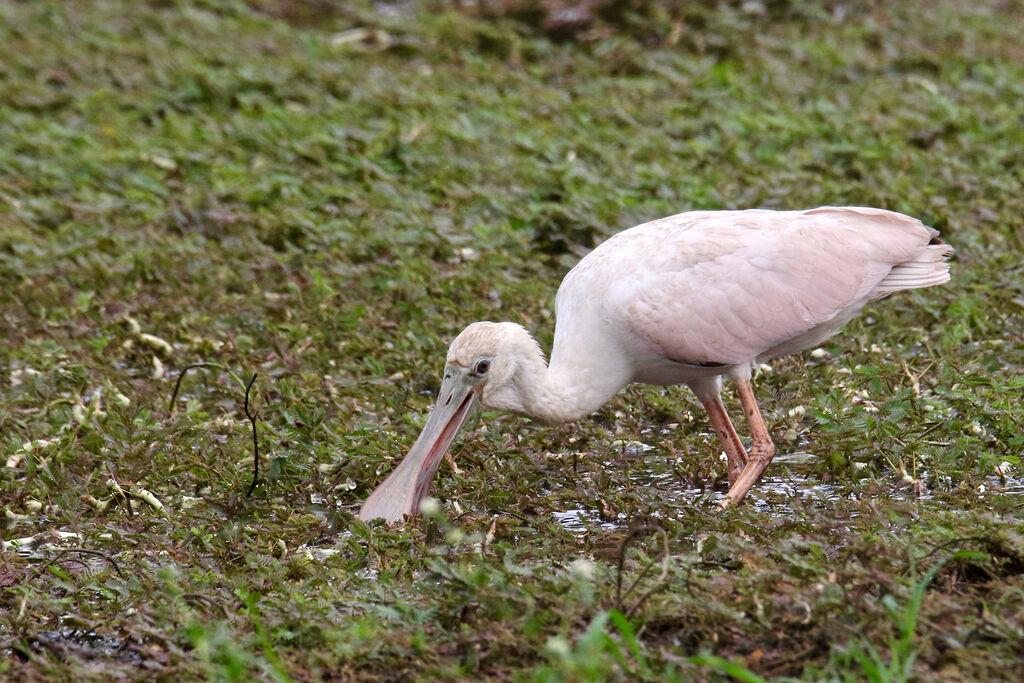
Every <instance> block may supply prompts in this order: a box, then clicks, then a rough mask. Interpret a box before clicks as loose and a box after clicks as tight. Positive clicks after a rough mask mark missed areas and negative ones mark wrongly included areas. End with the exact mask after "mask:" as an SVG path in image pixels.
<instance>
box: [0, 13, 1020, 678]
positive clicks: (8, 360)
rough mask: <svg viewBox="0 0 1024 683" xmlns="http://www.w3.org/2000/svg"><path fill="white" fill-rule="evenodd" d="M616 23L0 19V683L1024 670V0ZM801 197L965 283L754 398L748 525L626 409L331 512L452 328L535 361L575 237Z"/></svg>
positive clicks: (677, 435)
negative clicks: (533, 346) (856, 218)
mask: <svg viewBox="0 0 1024 683" xmlns="http://www.w3.org/2000/svg"><path fill="white" fill-rule="evenodd" d="M518 5H519V6H520V7H528V6H531V3H529V2H527V3H518ZM606 5H607V6H609V7H611V8H612V9H611V10H608V11H602V13H598V14H597V15H595V16H593V17H591V19H592V20H591V21H589V23H586V22H585V24H586V25H583V26H571V27H569V28H566V27H565V26H563V25H562V24H559V23H558V22H557V21H553V20H551V18H550V17H548V16H547V15H545V14H544V13H543V12H541V13H537V12H533V13H531V12H529V11H520V12H518V13H516V14H514V15H501V13H498V16H474V15H473V13H471V12H468V11H460V12H456V11H451V10H450V9H449V10H444V11H427V9H423V8H421V7H420V6H419V5H417V4H415V3H413V4H388V3H383V4H379V5H377V6H372V7H371V6H368V5H367V6H354V7H353V6H350V5H345V6H344V7H341V6H340V5H339V6H333V5H331V4H330V3H314V2H298V3H283V2H274V1H272V0H265V1H262V2H253V3H250V4H249V5H245V4H241V3H227V2H226V3H216V2H201V3H195V4H191V3H184V2H182V3H178V2H149V3H128V2H115V1H107V0H96V1H92V2H82V3H57V2H31V3H30V2H13V1H6V2H0V320H2V323H0V326H2V327H0V329H2V331H3V336H2V339H0V455H2V457H3V461H2V463H0V464H3V465H4V467H3V469H2V470H0V500H2V503H3V506H4V508H5V519H4V522H3V524H4V529H3V538H4V540H5V541H6V542H5V544H4V548H3V551H2V554H0V586H2V587H3V590H2V593H0V652H2V659H0V673H2V675H3V676H4V677H6V678H9V679H11V680H52V681H57V680H67V679H74V680H89V679H92V680H114V679H128V680H143V679H145V680H150V679H156V680H161V679H164V680H182V679H189V678H196V677H210V678H216V679H219V680H220V679H224V680H245V679H248V678H257V679H267V680H296V681H302V680H321V679H322V680H351V679H356V678H360V679H369V680H374V679H377V680H398V679H404V678H422V679H431V678H440V677H444V678H461V679H475V678H492V679H497V680H506V679H516V680H593V679H602V678H603V679H631V680H636V679H651V680H666V679H669V678H671V677H675V678H677V679H680V680H692V679H703V680H709V679H718V678H724V677H726V676H727V675H729V674H731V675H734V676H737V677H739V678H741V679H744V680H755V678H754V677H755V676H761V677H765V678H774V677H791V678H799V679H804V680H821V679H833V680H864V679H867V680H905V679H907V678H911V679H914V678H916V679H919V680H937V679H942V680H965V681H967V680H1021V678H1022V677H1024V665H1022V661H1024V625H1022V623H1024V620H1022V612H1024V534H1022V531H1021V528H1022V527H1021V525H1022V517H1024V512H1022V505H1024V489H1022V484H1021V477H1022V472H1021V462H1020V456H1021V451H1022V449H1024V438H1022V435H1021V432H1022V427H1024V416H1022V412H1021V409H1020V404H1021V398H1020V397H1021V393H1022V389H1024V382H1022V380H1021V378H1020V374H1021V370H1022V368H1024V345H1022V338H1021V335H1022V331H1024V323H1022V313H1024V265H1022V264H1024V258H1022V257H1024V237H1022V235H1024V232H1022V216H1024V188H1022V169H1024V121H1022V119H1021V102H1024V47H1022V44H1021V42H1020V32H1019V27H1020V23H1021V17H1022V15H1024V7H1022V6H1021V4H1020V3H1019V2H997V1H994V0H992V1H983V2H973V3H958V2H935V3H927V6H926V7H925V6H922V4H921V3H918V2H909V1H906V2H904V1H897V2H890V3H862V2H849V3H839V2H812V3H789V2H782V1H771V2H766V3H742V4H741V3H733V2H726V3H719V4H710V3H691V4H683V5H682V8H681V9H680V8H675V9H664V8H663V6H662V5H651V6H646V8H640V9H638V8H639V7H640V6H639V5H635V6H632V7H633V8H632V9H630V7H631V6H630V5H629V4H628V3H606ZM666 6H667V5H666ZM622 8H625V9H622ZM821 204H860V205H872V206H882V207H886V208H890V209H895V210H899V211H903V212H906V213H908V214H911V215H915V216H918V217H920V218H922V219H923V220H925V221H926V222H927V223H929V224H930V225H933V226H935V227H937V228H939V229H940V230H941V231H942V233H943V236H944V237H945V239H947V240H948V241H949V242H951V243H952V244H953V245H954V246H955V247H956V249H957V251H958V256H957V259H956V262H955V263H954V264H953V272H954V276H953V277H954V279H953V282H952V283H951V284H950V285H948V286H946V287H942V288H937V289H932V290H927V291H921V292H913V293H904V294H900V295H897V296H894V297H892V298H891V299H889V300H887V301H884V302H881V303H879V304H877V305H874V306H872V307H871V309H870V310H869V311H868V313H867V314H866V315H865V316H863V317H862V318H860V319H858V320H856V321H854V322H853V323H851V324H850V325H848V326H847V329H846V331H845V333H844V334H842V335H840V336H837V337H835V338H834V339H832V340H831V341H830V342H829V343H828V344H826V345H825V346H824V347H823V352H818V353H815V354H813V355H811V354H804V355H801V356H797V357H792V358H788V359H784V360H781V361H778V362H776V363H774V364H773V365H772V367H771V369H770V371H768V370H766V371H764V372H763V373H762V374H761V376H760V377H759V378H758V381H757V386H758V392H759V395H760V396H761V398H762V400H763V403H764V405H765V408H766V411H767V413H768V418H769V420H770V423H771V425H772V427H773V434H774V436H775V438H776V440H777V442H778V443H779V445H780V451H781V452H782V454H783V456H782V457H780V458H779V460H778V461H777V463H776V464H774V465H773V466H772V467H771V468H770V469H769V471H768V473H767V474H768V480H766V481H765V482H764V483H763V485H761V486H760V487H759V488H758V489H756V490H755V493H754V494H753V496H752V497H751V499H750V500H749V502H748V504H745V505H743V506H740V507H739V508H737V509H734V510H729V511H727V512H723V511H721V510H719V509H718V508H717V506H716V505H715V504H714V501H715V500H716V498H717V497H718V496H720V495H721V492H722V491H723V490H724V488H725V478H724V475H725V473H724V468H723V466H722V464H721V463H720V462H719V461H718V459H717V458H716V457H714V456H713V455H712V454H713V451H714V438H713V436H712V435H711V434H710V433H709V427H708V425H707V423H706V421H705V418H704V415H703V413H702V411H701V410H700V407H699V405H698V404H697V403H696V401H695V400H694V399H693V398H692V396H690V395H689V394H688V393H687V392H686V391H684V390H682V389H657V388H651V387H632V388H630V389H628V390H627V391H625V392H623V394H622V395H621V396H620V397H618V398H616V399H615V400H614V401H612V402H611V403H609V404H608V405H607V406H606V407H605V408H604V409H602V410H601V411H599V412H598V413H597V414H596V415H595V416H594V417H593V419H590V420H585V421H583V422H581V423H579V424H576V425H572V426H569V427H562V428H541V427H538V426H536V425H533V424H530V423H528V422H527V421H525V420H521V419H518V418H512V417H509V416H505V415H492V414H484V415H482V416H481V417H480V418H478V419H477V420H476V421H475V422H473V423H472V424H471V426H470V428H469V429H468V430H467V432H466V433H465V434H464V436H463V437H462V438H461V440H460V441H459V442H457V443H458V444H459V445H458V446H457V453H456V457H455V460H454V462H455V463H456V465H457V468H458V469H457V470H456V469H453V468H452V467H451V466H450V465H447V464H445V465H443V466H442V468H441V471H440V473H439V477H438V480H437V484H436V488H435V492H436V495H437V497H438V499H439V500H441V501H442V503H443V505H442V515H441V516H439V517H437V518H435V519H433V520H431V521H421V522H418V523H414V524H409V525H407V526H405V527H403V528H400V529H388V528H385V527H382V526H367V525H365V524H362V523H360V522H358V521H356V520H355V519H354V517H353V513H354V511H355V510H357V509H358V505H359V503H360V501H361V500H362V499H363V498H364V497H365V496H366V495H367V493H368V492H369V491H370V490H371V489H372V488H373V486H374V485H375V484H376V483H377V482H379V481H380V479H381V477H382V476H383V474H384V473H386V472H387V470H388V469H389V468H390V467H391V466H392V465H393V464H394V463H395V462H396V461H397V459H398V458H400V457H401V455H402V454H403V452H404V450H405V449H406V448H407V447H408V445H409V444H410V443H411V442H412V440H413V438H414V437H415V434H416V432H417V429H418V427H419V426H420V424H421V420H422V419H423V416H424V414H425V412H426V411H427V409H428V408H429V406H430V404H431V401H432V396H431V392H432V391H433V390H434V389H436V387H437V384H438V376H439V373H440V369H441V363H442V357H443V352H444V349H445V348H446V345H447V342H448V340H450V339H451V337H452V336H453V335H454V334H455V333H457V331H458V330H459V329H461V327H462V326H463V325H464V324H465V323H467V322H469V321H472V320H476V319H509V320H514V321H518V322H522V323H523V324H525V325H526V326H527V327H529V328H530V329H531V330H533V331H534V332H535V333H536V334H537V335H538V336H539V338H540V339H541V341H542V343H544V344H545V345H546V344H549V343H550V338H551V332H552V327H553V319H552V313H551V306H552V303H553V296H554V291H555V288H556V286H557V283H558V281H559V279H560V278H561V276H562V274H564V272H565V270H566V269H567V268H568V267H570V266H571V265H572V263H574V262H575V260H576V259H577V258H578V256H577V254H578V253H580V249H581V248H582V249H585V248H587V247H589V246H592V245H593V244H594V243H595V242H597V241H599V240H600V239H602V238H603V237H604V236H606V235H608V234H611V233H612V232H614V231H616V230H618V229H621V228H623V227H627V226H629V225H633V224H635V223H638V222H641V221H642V220H644V219H648V218H653V217H657V216H662V215H667V214H670V213H676V212H679V211H684V210H687V209H696V208H705V209H715V208H745V207H751V206H763V207H773V208H804V207H809V206H816V205H821ZM197 362H207V363H213V364H216V365H209V366H207V367H203V368H196V369H193V370H191V371H189V373H188V374H187V375H186V377H185V379H184V381H183V383H182V388H181V392H180V393H179V395H178V397H177V399H176V400H175V401H174V405H173V406H169V401H170V398H171V394H172V392H173V389H174V381H175V379H176V378H177V377H178V376H179V373H180V372H181V371H182V369H183V368H184V367H186V366H188V365H189V364H192V363H197ZM253 373H258V378H257V380H256V382H255V385H254V387H253V392H252V396H251V398H252V408H253V410H255V411H257V412H258V415H259V421H260V425H259V429H260V432H259V440H260V446H261V457H262V459H263V463H264V468H263V471H262V473H261V480H260V482H259V485H258V486H257V487H256V489H255V491H254V493H253V495H252V496H251V497H247V496H246V493H247V490H248V488H249V483H250V478H251V476H252V473H251V468H252V446H251V441H250V439H251V434H250V431H249V430H250V424H249V421H248V420H247V419H246V417H245V415H244V414H243V397H244V389H243V387H242V385H243V384H244V383H245V382H247V381H248V380H249V378H250V377H251V375H252V374H253ZM727 400H728V401H729V402H730V403H731V404H733V405H734V399H733V398H732V397H731V396H729V397H727ZM147 499H148V502H147ZM643 526H650V527H656V528H657V529H659V530H661V532H663V534H664V535H663V536H662V535H661V533H652V534H650V535H647V536H630V532H631V530H634V529H638V528H640V527H643ZM627 537H630V538H631V541H630V542H629V543H628V544H625V545H626V547H625V552H623V546H624V541H625V540H626V539H627ZM16 539H23V542H21V543H20V544H18V543H15V540H16ZM29 539H30V540H29ZM664 542H667V547H668V553H669V558H668V559H669V561H668V562H667V565H665V569H664V572H663V570H662V567H663V564H662V559H663V558H662V554H663V553H662V551H663V547H664V546H663V545H662V544H663V543H664ZM620 559H622V560H623V567H622V582H623V592H624V593H626V592H628V591H627V589H628V588H629V586H630V585H631V584H632V583H633V581H634V580H636V579H637V577H642V578H640V580H639V583H638V585H637V587H636V589H634V590H633V591H632V592H629V593H628V594H627V595H626V596H625V597H622V598H620V599H617V598H616V593H617V591H616V586H617V582H618V579H619V570H618V565H619V561H620ZM652 563H653V564H652ZM648 565H650V568H649V569H648V570H647V572H646V574H644V572H645V568H646V567H648ZM645 595H646V596H647V597H646V599H643V598H644V596H645ZM716 657H717V658H720V659H716Z"/></svg>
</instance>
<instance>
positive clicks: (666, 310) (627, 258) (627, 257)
mask: <svg viewBox="0 0 1024 683" xmlns="http://www.w3.org/2000/svg"><path fill="white" fill-rule="evenodd" d="M937 236H938V232H937V231H935V230H934V229H932V228H929V227H927V226H925V225H923V224H922V223H921V222H920V221H918V220H916V219H914V218H911V217H909V216H905V215H903V214H899V213H895V212H892V211H884V210H881V209H870V208H859V207H822V208H818V209H812V210H809V211H769V210H749V211H695V212H689V213H683V214H678V215H676V216H669V217H667V218H662V219H659V220H655V221H651V222H649V223H645V224H643V225H639V226H636V227H634V228H630V229H629V230H625V231H623V232H621V233H619V234H617V235H615V236H613V237H611V238H610V239H608V240H607V241H606V242H604V243H603V244H601V245H599V246H598V247H597V248H596V249H594V251H592V252H591V253H590V254H588V255H587V256H586V257H585V258H584V259H583V260H582V261H580V263H579V264H577V266H576V267H575V268H573V269H572V271H570V272H569V274H568V275H567V276H566V277H565V279H564V280H563V282H562V285H561V287H559V291H558V295H557V298H556V313H557V316H558V322H559V324H558V328H557V329H556V333H555V349H554V351H553V358H554V356H555V355H557V354H558V353H559V346H560V341H561V346H563V347H565V346H571V345H572V344H571V343H570V342H571V339H570V337H575V338H580V337H582V336H586V335H587V334H588V330H587V328H588V327H594V328H595V330H596V328H597V327H600V328H601V329H602V331H604V332H607V331H609V330H614V331H615V334H617V335H618V337H619V340H618V341H619V343H620V345H621V346H622V347H623V350H624V351H625V352H628V353H632V354H633V355H634V356H636V357H637V358H638V359H639V358H644V357H648V356H657V357H664V358H667V359H671V360H672V361H676V362H679V363H681V364H693V365H723V366H729V365H735V364H739V363H743V362H749V361H752V360H754V359H761V358H768V357H773V356H778V355H782V354H784V353H792V352H794V351H798V350H800V349H802V348H808V347H809V346H811V345H814V344H818V343H820V342H821V340H822V339H824V338H825V337H827V336H829V335H831V334H832V333H834V332H835V331H836V329H838V327H839V326H840V325H842V323H844V322H846V320H848V319H849V318H850V317H852V316H853V315H855V314H856V313H857V312H858V311H859V310H860V308H861V307H862V306H863V305H864V303H865V302H867V301H869V300H871V299H874V298H879V297H881V296H885V295H887V294H889V293H891V292H894V291H897V290H900V289H911V288H916V287H926V286H931V285H936V284H941V283H943V282H946V281H947V280H948V279H949V266H948V264H947V263H946V258H947V257H948V256H949V255H950V254H951V253H952V249H951V248H950V247H949V246H948V245H945V244H942V243H941V242H940V241H939V240H938V239H937ZM567 321H573V322H571V323H570V324H568V325H563V322H567ZM822 335H823V336H822ZM643 381H647V380H643Z"/></svg>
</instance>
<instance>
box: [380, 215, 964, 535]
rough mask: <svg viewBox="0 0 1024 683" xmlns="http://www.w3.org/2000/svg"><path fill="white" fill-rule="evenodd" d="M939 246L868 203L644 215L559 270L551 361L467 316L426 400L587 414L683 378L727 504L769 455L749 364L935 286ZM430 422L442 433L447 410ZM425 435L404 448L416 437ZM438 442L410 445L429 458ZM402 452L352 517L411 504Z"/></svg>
mask: <svg viewBox="0 0 1024 683" xmlns="http://www.w3.org/2000/svg"><path fill="white" fill-rule="evenodd" d="M952 253H953V250H952V248H951V247H949V246H948V245H946V244H944V243H942V242H941V241H939V240H938V232H937V231H935V230H934V229H932V228H929V227H927V226H925V225H923V224H922V223H921V222H920V221H918V220H916V219H914V218H910V217H909V216H905V215H903V214H899V213H894V212H891V211H884V210H881V209H871V208H858V207H843V208H840V207H822V208H818V209H812V210H809V211H767V210H749V211H694V212H690V213H682V214H678V215H676V216H669V217H667V218H662V219H659V220H655V221H651V222H649V223H644V224H643V225H638V226H636V227H634V228H630V229H629V230H625V231H623V232H621V233H619V234H617V235H615V236H613V237H611V238H610V239H608V240H607V241H606V242H604V243H603V244H601V245H600V246H598V247H597V248H596V249H594V250H593V251H592V252H591V253H590V254H588V255H587V256H586V257H584V258H583V260H581V261H580V262H579V264H577V265H576V267H575V268H573V269H572V270H571V271H570V272H569V274H568V275H566V277H565V279H564V280H563V281H562V284H561V286H560V287H559V289H558V295H557V297H556V301H555V311H556V316H557V325H556V327H555V339H554V346H553V348H552V352H551V362H550V365H547V364H545V362H544V359H543V356H542V354H541V352H540V349H539V347H538V346H537V344H536V342H535V341H533V339H532V337H530V335H529V334H528V333H527V332H526V330H524V329H523V328H522V327H520V326H518V325H514V324H511V323H474V324H473V325H470V326H469V327H467V328H466V330H464V331H463V332H462V333H461V334H460V335H459V336H458V337H457V338H456V339H455V341H453V342H452V345H451V348H450V349H449V353H448V359H447V365H446V375H445V378H446V384H445V385H444V386H443V387H442V395H441V396H439V401H438V406H439V407H440V406H441V402H442V400H444V399H445V396H444V395H443V394H444V391H445V390H446V389H445V387H446V386H448V387H449V388H448V389H447V391H449V392H451V393H449V394H448V397H447V399H448V401H449V402H450V401H451V400H452V396H456V395H457V396H458V398H459V400H460V401H476V400H477V399H479V401H480V403H481V404H482V405H483V406H485V407H490V408H498V409H505V410H510V411H512V412H516V413H520V414H524V415H528V416H530V417H534V418H537V419H540V420H542V421H545V422H559V421H566V420H572V419H578V418H579V417H582V416H584V415H586V414H588V413H590V412H592V411H594V410H596V409H597V408H599V407H600V406H601V405H602V404H603V403H604V402H605V401H607V400H608V399H609V398H610V397H611V396H613V395H614V394H615V393H616V392H618V391H619V390H620V389H622V387H624V386H625V385H626V384H629V383H630V382H645V383H650V384H687V385H689V386H690V387H691V388H692V389H693V390H694V391H695V392H696V394H697V396H698V397H699V398H700V399H701V401H702V403H704V405H705V407H706V408H707V410H708V412H709V415H710V417H711V420H712V423H713V425H714V426H715V430H716V432H717V433H718V435H719V438H720V439H721V440H722V443H723V447H724V448H725V451H726V454H727V455H728V456H729V475H730V476H729V478H730V481H731V482H732V487H731V489H730V492H729V500H731V501H738V500H740V499H742V498H743V496H745V495H746V493H747V490H749V488H750V486H751V485H752V484H753V483H754V481H756V479H757V478H758V477H759V476H760V474H761V473H762V472H763V471H764V468H765V467H766V466H767V464H768V462H770V461H771V457H772V455H773V454H774V446H773V445H772V443H771V439H770V437H769V436H768V432H767V429H766V428H765V427H764V423H763V421H762V420H761V415H760V410H759V409H758V407H757V404H756V401H755V400H754V398H753V392H752V390H751V389H750V383H749V379H750V369H751V366H752V365H753V364H754V363H757V362H761V361H764V360H768V359H771V358H774V357H778V356H781V355H785V354H790V353H794V352H797V351H800V350H803V349H806V348H810V347H813V346H816V345H818V344H820V343H821V342H822V341H824V340H825V339H826V338H828V337H829V336H831V335H832V334H834V333H835V332H836V331H837V330H838V329H839V328H840V327H841V326H842V325H843V324H844V323H845V322H847V321H848V320H849V319H850V318H852V317H853V316H855V315H856V314H857V313H858V312H860V310H861V308H862V307H863V306H864V304H866V303H867V302H868V301H871V300H873V299H878V298H881V297H883V296H886V295H888V294H891V293H892V292H895V291H898V290H901V289H913V288H918V287H929V286H932V285H938V284H942V283H944V282H946V281H948V280H949V265H948V263H947V262H946V259H947V258H948V257H949V256H950V255H951V254H952ZM480 360H486V361H487V364H488V369H487V370H485V372H484V375H479V376H478V375H477V374H473V373H472V372H470V370H472V368H474V367H476V366H475V365H474V364H475V363H478V362H479V361H480ZM460 372H461V373H463V374H465V373H467V372H469V374H470V375H472V377H473V378H475V379H472V382H471V383H467V384H466V386H465V387H464V388H463V389H461V390H459V391H461V392H463V393H457V392H456V391H455V390H453V389H451V387H450V386H449V383H448V380H449V378H450V377H451V378H455V377H456V376H457V375H458V373H460ZM724 375H728V376H730V377H731V378H732V379H733V380H734V381H735V382H736V383H737V389H738V393H739V395H740V399H741V402H742V403H743V406H744V409H745V412H746V413H747V417H748V421H749V423H750V428H751V432H752V436H753V445H752V446H751V448H750V450H749V451H748V450H747V449H745V448H744V447H743V445H742V444H741V443H740V442H739V438H738V437H737V436H736V432H735V429H734V428H733V426H732V423H731V420H729V417H728V415H727V414H725V409H724V406H723V405H722V403H721V399H720V397H719V389H720V385H721V377H722V376H724ZM458 376H462V375H458ZM454 381H455V380H454V379H452V382H454ZM465 405H468V404H465ZM466 414H468V409H465V410H461V411H460V412H459V415H460V416H461V417H460V421H461V420H462V419H465V415H466ZM452 419H454V418H452ZM460 424H461V422H460ZM443 426H444V427H445V439H447V440H448V441H450V437H451V436H453V433H452V429H451V428H450V427H451V420H449V421H448V422H445V423H444V425H443ZM455 428H456V429H457V425H456V426H455ZM426 431H427V430H425V432H424V434H423V435H421V437H420V440H418V441H417V446H419V444H420V442H421V441H424V442H427V441H430V439H429V438H425V437H427V436H428V435H427V433H426ZM431 438H432V437H431ZM437 445H438V444H437V443H436V439H435V440H434V441H430V443H429V444H427V445H425V446H423V448H426V447H427V446H431V448H432V449H433V450H432V451H431V453H432V455H431V457H432V458H434V459H436V457H439V456H437ZM446 446H447V443H445V447H446ZM413 450H414V451H417V447H414V449H413ZM442 450H443V449H442ZM413 455H414V453H413V452H412V451H411V452H410V456H413ZM416 455H417V457H415V458H413V457H409V458H407V460H406V461H405V462H403V463H402V465H400V467H399V468H398V470H396V472H395V473H393V474H392V476H391V477H389V479H388V481H387V482H385V484H382V485H381V487H379V488H378V490H377V491H375V492H374V494H373V495H372V496H371V497H370V499H368V500H367V502H366V504H364V506H363V509H362V510H361V512H360V516H361V517H363V518H364V519H370V518H373V517H378V516H380V517H385V518H386V519H388V520H391V521H394V520H396V519H400V518H401V517H402V516H403V515H405V514H410V513H414V512H416V511H417V510H418V505H419V497H421V496H422V495H424V494H425V492H424V489H423V487H422V485H421V486H419V487H418V488H417V491H416V492H415V493H413V492H409V491H407V490H406V489H407V488H408V487H406V486H405V485H404V484H402V485H401V486H399V485H398V484H396V482H400V481H401V482H404V481H407V480H409V479H410V477H411V476H412V474H413V472H412V470H411V469H408V468H412V467H413V466H414V465H417V466H419V469H418V470H417V471H416V472H415V474H416V475H417V477H418V480H419V481H420V482H422V481H423V476H424V475H426V476H427V477H429V476H431V475H432V474H433V470H432V469H430V471H429V472H427V471H425V469H424V468H423V466H422V464H421V463H420V462H419V461H420V460H421V459H422V458H420V457H419V456H418V451H417V453H416ZM411 461H415V462H411ZM433 466H434V467H436V464H434V465H433ZM403 467H407V469H406V470H405V471H404V473H403Z"/></svg>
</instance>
